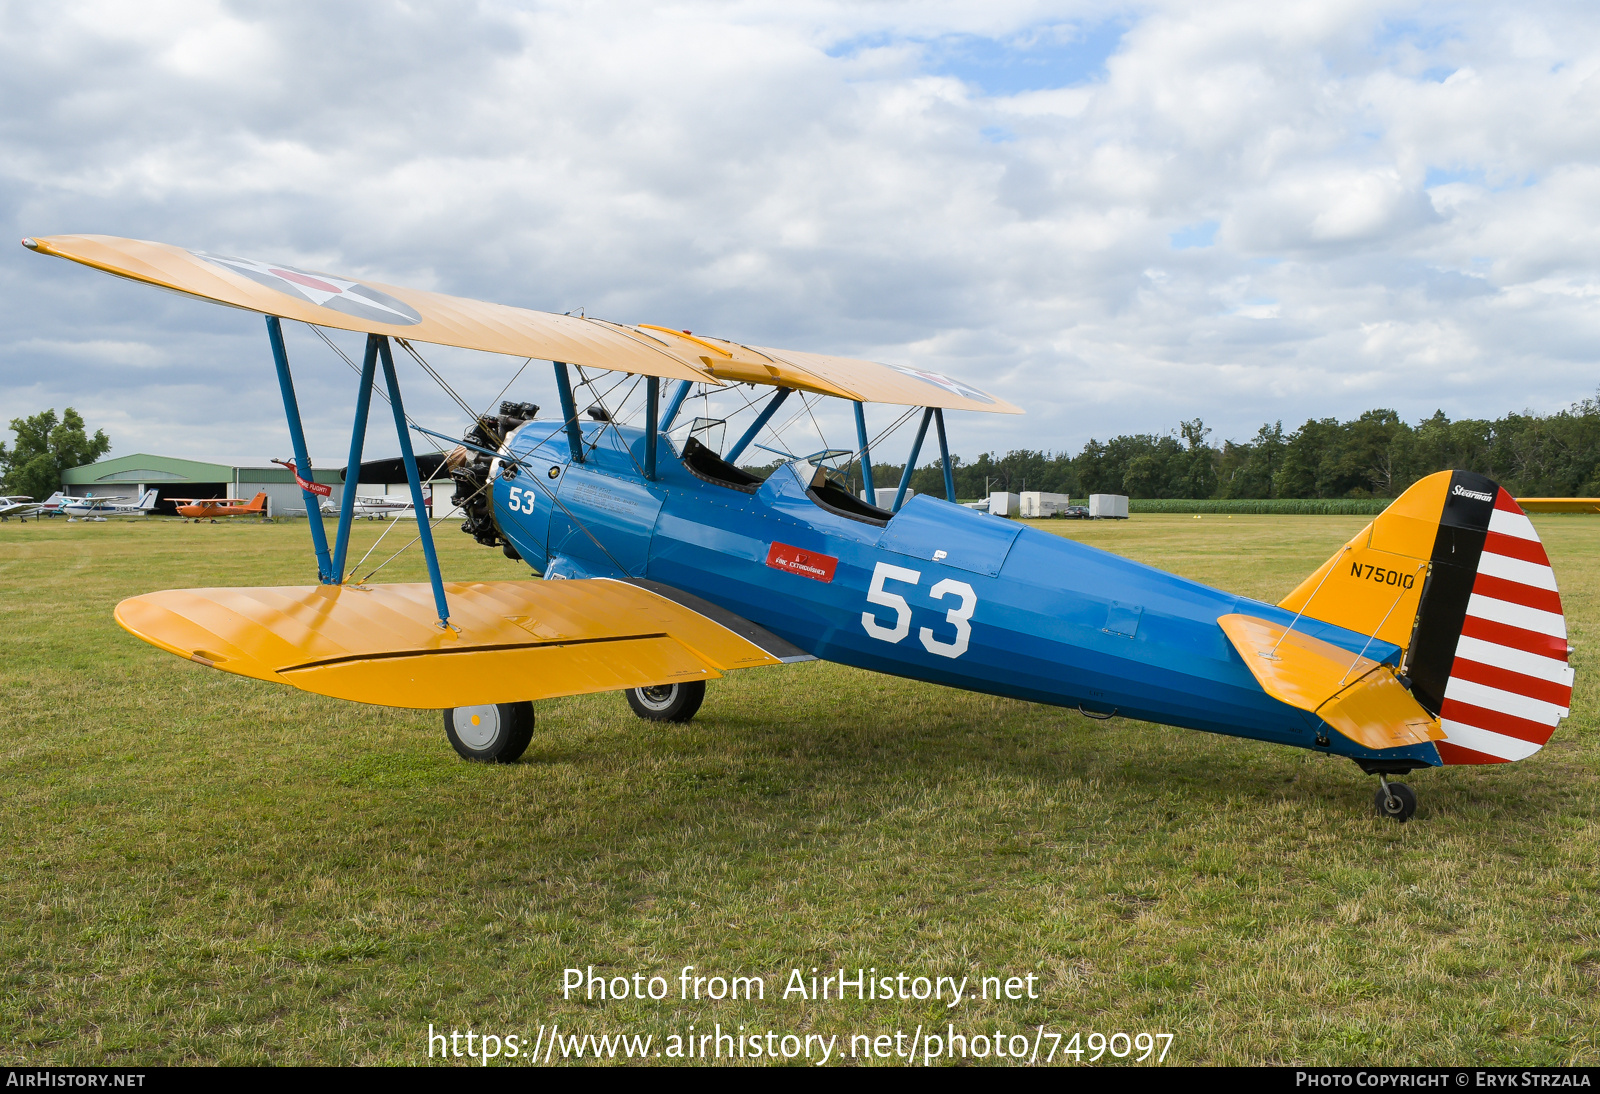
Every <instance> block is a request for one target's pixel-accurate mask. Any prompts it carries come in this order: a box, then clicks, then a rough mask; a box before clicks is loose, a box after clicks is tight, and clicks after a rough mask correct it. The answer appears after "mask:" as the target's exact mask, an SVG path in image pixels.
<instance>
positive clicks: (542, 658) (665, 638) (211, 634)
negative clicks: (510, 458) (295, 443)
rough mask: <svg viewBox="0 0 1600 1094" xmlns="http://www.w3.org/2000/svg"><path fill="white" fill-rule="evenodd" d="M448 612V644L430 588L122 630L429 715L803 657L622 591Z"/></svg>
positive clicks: (634, 589)
mask: <svg viewBox="0 0 1600 1094" xmlns="http://www.w3.org/2000/svg"><path fill="white" fill-rule="evenodd" d="M662 588H663V589H665V588H666V587H665V586H663V587H662ZM445 598H446V600H447V601H448V603H449V606H450V621H451V623H452V628H451V629H450V630H445V629H444V628H442V627H440V626H439V623H438V619H437V617H436V615H435V612H434V605H433V595H432V592H431V590H430V588H429V586H427V585H425V584H406V585H372V586H361V585H343V586H340V585H312V586H299V587H281V588H256V589H174V590H169V591H166V592H157V593H146V594H144V595H143V596H135V597H130V598H129V599H127V600H124V601H123V602H122V603H121V604H118V605H117V611H116V618H117V622H118V623H119V624H121V625H122V626H123V628H124V629H126V630H127V631H129V632H130V633H131V634H133V635H134V636H136V637H138V638H142V639H144V640H145V641H146V642H149V643H150V644H151V645H154V646H159V647H160V648H162V649H164V650H167V651H169V652H171V653H175V654H177V655H178V656H180V657H186V658H188V659H190V660H193V661H197V662H199V663H200V664H203V665H208V666H210V667H212V668H218V669H222V670H224V671H226V672H233V673H238V674H239V675H241V676H252V677H255V678H256V679H258V680H271V681H274V682H276V683H281V684H289V685H291V686H293V687H297V688H300V689H302V690H305V691H311V692H316V693H317V694H319V695H329V696H333V697H334V698H337V699H351V700H354V701H356V702H361V703H375V704H379V705H382V706H392V707H416V708H424V709H427V708H432V709H442V708H447V707H457V706H476V705H480V704H484V703H509V702H518V701H521V700H524V699H545V698H551V697H554V696H559V695H581V694H586V693H589V692H598V691H621V690H624V689H627V688H636V687H648V686H652V685H658V684H671V683H677V682H681V681H689V680H708V679H713V678H715V677H718V676H720V675H722V674H723V673H725V672H728V671H731V670H733V669H742V668H754V667H757V666H760V665H776V664H781V663H783V662H786V661H793V660H800V659H804V658H805V656H806V655H805V654H804V653H803V652H802V651H800V650H798V649H796V648H795V647H793V646H791V645H790V644H789V643H787V642H785V641H784V640H783V639H781V638H778V637H777V636H776V635H773V634H770V633H769V632H767V631H765V630H762V629H761V628H760V627H757V626H756V625H755V624H753V623H750V622H749V621H748V620H744V619H740V618H738V617H729V618H727V619H713V618H711V617H708V616H707V615H704V614H702V613H700V612H697V611H695V610H694V609H693V608H692V607H689V606H686V605H685V604H684V603H680V602H678V601H677V600H674V599H672V598H670V597H669V596H666V595H661V594H660V593H657V592H655V591H652V590H651V589H646V588H642V587H640V586H638V585H634V584H630V583H627V582H621V581H612V580H608V579H595V580H588V581H485V582H451V583H447V584H446V585H445ZM730 622H731V623H732V624H733V626H732V627H730Z"/></svg>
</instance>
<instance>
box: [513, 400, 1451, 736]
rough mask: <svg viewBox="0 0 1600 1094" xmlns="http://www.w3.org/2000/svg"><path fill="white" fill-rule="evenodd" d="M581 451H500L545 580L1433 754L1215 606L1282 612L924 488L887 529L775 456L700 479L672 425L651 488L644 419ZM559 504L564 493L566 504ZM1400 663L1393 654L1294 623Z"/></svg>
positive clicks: (800, 641)
mask: <svg viewBox="0 0 1600 1094" xmlns="http://www.w3.org/2000/svg"><path fill="white" fill-rule="evenodd" d="M584 435H585V449H584V460H583V462H582V463H573V462H572V460H571V453H570V450H569V448H568V443H567V436H566V434H565V432H564V431H562V430H561V427H560V425H559V423H551V422H547V421H535V422H529V423H528V424H527V425H525V426H523V427H522V428H521V429H519V430H518V431H517V432H516V433H515V434H514V435H513V436H512V437H511V439H510V440H509V441H508V451H509V452H510V453H511V455H513V456H514V457H515V458H516V460H517V461H519V463H520V466H518V465H516V464H513V463H511V462H509V461H506V462H502V463H497V464H496V469H497V471H499V472H501V473H500V474H497V476H496V478H495V480H494V488H493V489H494V513H495V519H496V521H497V522H498V524H499V526H500V530H501V532H502V534H503V535H504V536H505V537H506V538H507V539H508V540H510V541H511V543H512V544H513V545H514V546H515V548H516V550H517V551H518V552H519V553H520V554H521V555H522V557H523V558H524V559H525V560H527V562H528V563H529V565H531V566H532V567H533V568H534V569H535V570H536V571H538V572H540V573H542V574H544V575H545V576H546V577H548V578H584V577H619V578H620V577H629V578H645V579H648V580H651V581H658V582H662V583H664V584H667V585H671V586H674V587H676V588H679V589H683V590H685V591H687V592H690V593H693V594H695V595H696V596H700V597H703V598H705V599H706V600H709V601H711V602H712V603H714V604H717V605H720V606H721V607H723V608H725V609H727V610H729V611H732V612H735V613H737V614H739V615H741V616H744V617H745V618H747V619H750V620H751V621H753V622H755V623H758V624H760V625H761V626H763V627H765V628H767V629H768V630H770V631H772V632H773V633H775V634H777V635H779V636H781V637H783V638H785V639H787V640H788V641H790V642H792V643H794V644H795V645H796V646H799V647H800V648H801V649H803V650H805V651H807V652H809V653H812V654H814V655H816V656H817V657H819V658H823V659H825V660H829V661H838V662H840V663H843V664H847V665H854V666H857V667H859V668H864V669H871V670H873V671H875V672H883V673H889V674H892V675H895V676H905V677H910V678H913V679H917V680H926V681H930V682H932V683H937V684H945V685H948V686H950V687H957V688H964V689H967V690H970V691H979V692H987V693H990V694H994V695H1005V696H1010V697H1013V698H1017V699H1026V700H1031V701H1033V702H1038V703H1049V704H1052V705H1055V706H1065V707H1077V708H1081V709H1083V710H1085V711H1087V712H1090V713H1094V714H1109V713H1112V712H1115V713H1117V714H1118V715H1120V716H1124V717H1129V718H1138V719H1143V720H1145V721H1151V722H1160V723H1164V724H1167V725H1174V726H1184V727H1187V728H1190V729H1199V730H1206V731H1209V732H1213V733H1226V734H1233V735H1236V736H1242V737H1251V738H1255V739H1258V740H1264V741H1274V742H1278V743H1281V744H1290V745H1298V746H1301V747H1304V748H1315V749H1317V750H1319V751H1330V752H1335V753H1338V754H1341V755H1347V756H1351V757H1355V758H1378V757H1381V758H1385V759H1390V758H1414V759H1415V760H1417V761H1418V762H1419V763H1424V764H1437V763H1438V762H1439V761H1438V757H1437V755H1436V752H1435V750H1434V749H1433V748H1432V747H1431V746H1420V747H1412V748H1406V749H1390V750H1386V751H1384V752H1381V753H1379V752H1372V751H1369V750H1366V749H1363V748H1361V747H1360V746H1358V745H1356V744H1354V743H1353V742H1351V741H1350V740H1349V739H1348V738H1346V737H1344V736H1342V735H1341V734H1339V733H1337V732H1335V731H1333V730H1332V729H1329V728H1328V727H1326V726H1325V725H1324V724H1323V723H1322V722H1321V720H1320V719H1318V718H1316V717H1315V716H1314V715H1312V714H1309V713H1305V712H1303V711H1300V710H1297V709H1296V708H1294V707H1291V706H1289V705H1287V704H1285V703H1283V702H1280V701H1279V700H1277V699H1274V698H1272V697H1271V696H1269V695H1267V694H1266V692H1265V691H1263V690H1262V688H1261V687H1260V685H1259V684H1258V683H1257V682H1256V680H1255V679H1254V677H1252V676H1251V674H1250V672H1249V670H1248V669H1247V668H1246V667H1245V665H1244V662H1243V660H1242V659H1241V658H1240V657H1239V655H1238V653H1237V652H1236V651H1235V650H1234V648H1233V646H1232V644H1231V643H1230V642H1229V641H1228V638H1227V636H1226V635H1225V634H1224V633H1223V631H1222V628H1221V627H1220V626H1218V624H1217V618H1218V617H1219V616H1222V615H1226V614H1228V613H1231V612H1242V613H1246V614H1249V615H1253V616H1257V617H1260V618H1262V619H1266V620H1272V621H1277V622H1280V623H1285V624H1287V623H1289V622H1290V621H1291V620H1292V619H1293V616H1292V614H1291V613H1288V612H1285V611H1283V610H1282V609H1280V608H1278V607H1276V606H1274V605H1271V604H1265V603H1262V602H1260V601H1256V600H1251V599H1248V598H1246V597H1240V596H1235V595H1233V594H1231V593H1226V592H1222V591H1221V590H1218V589H1213V588H1211V587H1209V586H1206V585H1202V584H1200V583H1198V582H1194V581H1189V580H1186V579H1184V578H1181V577H1177V576H1174V575H1172V574H1169V573H1165V572H1163V571H1160V570H1157V569H1154V568H1152V567H1149V566H1145V565H1142V564H1140V563H1137V562H1133V561H1130V560H1128V559H1125V558H1121V557H1119V556H1117V555H1113V554H1108V553H1107V552H1105V551H1100V550H1096V549H1095V548H1093V547H1087V546H1084V545H1083V544H1080V543H1075V542H1073V541H1071V540H1068V539H1064V538H1062V537H1060V536H1055V535H1051V534H1049V533H1047V532H1042V531H1039V530H1037V529H1033V528H1029V527H1026V526H1024V525H1022V524H1020V523H1018V522H1015V521H1011V520H1006V519H1004V518H1000V517H992V516H989V515H987V514H984V513H979V512H975V511H973V510H971V509H967V508H964V507H962V506H959V505H955V504H952V503H951V502H948V501H942V500H939V499H935V498H931V497H926V496H917V497H914V498H912V499H911V500H910V501H909V502H907V503H906V504H905V506H904V507H903V508H901V510H900V511H899V512H898V513H897V514H895V516H894V518H893V519H892V520H889V521H888V522H887V524H884V523H882V522H881V521H873V520H870V519H859V518H857V517H853V516H850V515H847V514H845V513H842V512H839V511H836V510H835V509H834V508H832V507H829V506H826V505H824V504H822V503H821V502H819V500H818V497H817V495H816V494H815V493H814V492H812V491H808V485H811V477H812V475H813V471H814V469H813V468H811V467H810V465H808V464H805V463H804V462H795V463H791V464H785V465H783V466H780V467H779V469H778V470H777V471H776V472H774V473H773V474H772V476H771V477H770V478H768V479H767V480H766V482H765V483H763V484H761V485H760V486H759V488H754V489H753V492H752V488H751V487H746V488H745V489H743V490H741V489H738V488H735V487H734V486H730V485H723V484H721V483H719V482H717V481H710V480H708V479H707V478H705V477H702V476H699V475H696V474H695V473H693V472H692V471H691V470H690V469H689V468H688V467H687V466H685V464H684V463H683V462H682V461H680V460H679V459H677V458H675V456H674V449H673V447H672V445H671V444H670V443H669V441H668V440H667V438H666V437H665V436H662V437H661V439H660V454H661V459H660V462H659V465H658V468H657V474H656V478H655V480H654V481H647V480H646V479H645V477H644V474H643V472H642V470H641V468H642V467H643V465H644V462H645V458H644V436H643V432H642V431H641V430H638V429H630V428H627V427H617V426H612V425H603V426H602V425H589V426H587V427H586V428H585V430H584ZM556 499H559V500H556ZM1296 626H1297V628H1298V629H1300V630H1304V631H1308V632H1309V633H1312V634H1314V635H1316V636H1317V637H1319V638H1322V639H1324V640H1325V641H1328V642H1330V643H1333V644H1334V645H1337V646H1340V647H1341V648H1344V649H1347V650H1350V651H1351V652H1359V651H1361V650H1363V649H1365V650H1366V655H1367V656H1368V657H1372V658H1374V659H1377V660H1381V661H1388V662H1390V663H1394V661H1395V659H1396V658H1397V657H1398V654H1399V650H1398V649H1397V648H1396V647H1394V646H1392V645H1389V644H1387V643H1383V642H1378V641H1375V640H1371V639H1369V638H1368V637H1367V636H1365V635H1361V634H1356V633H1354V632H1351V631H1347V630H1343V629H1342V628H1339V627H1334V626H1331V625H1328V624H1324V623H1320V622H1317V621H1315V620H1308V619H1304V618H1302V619H1301V620H1300V621H1299V623H1297V624H1296Z"/></svg>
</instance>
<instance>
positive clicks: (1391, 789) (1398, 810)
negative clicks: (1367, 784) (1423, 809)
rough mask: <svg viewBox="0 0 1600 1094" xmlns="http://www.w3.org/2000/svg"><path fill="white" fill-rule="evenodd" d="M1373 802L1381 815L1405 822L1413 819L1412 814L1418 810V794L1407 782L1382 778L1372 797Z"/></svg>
mask: <svg viewBox="0 0 1600 1094" xmlns="http://www.w3.org/2000/svg"><path fill="white" fill-rule="evenodd" d="M1372 804H1373V805H1374V806H1375V807H1376V808H1377V810H1378V813H1379V815H1380V816H1385V817H1389V818H1392V819H1393V820H1397V821H1399V822H1400V823H1401V824H1404V823H1405V822H1406V821H1408V820H1410V819H1411V814H1413V813H1415V812H1416V811H1417V795H1416V794H1415V793H1414V792H1413V791H1412V789H1411V788H1410V787H1409V786H1407V785H1406V784H1405V783H1392V782H1385V781H1383V780H1381V779H1380V780H1379V783H1378V793H1377V795H1376V796H1375V797H1374V798H1373V799H1372Z"/></svg>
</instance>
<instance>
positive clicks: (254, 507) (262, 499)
mask: <svg viewBox="0 0 1600 1094" xmlns="http://www.w3.org/2000/svg"><path fill="white" fill-rule="evenodd" d="M266 509H267V492H266V491H265V490H263V491H261V492H260V493H258V494H257V495H256V496H255V497H253V498H251V499H250V504H249V505H247V506H245V507H244V511H245V512H247V513H264V512H266Z"/></svg>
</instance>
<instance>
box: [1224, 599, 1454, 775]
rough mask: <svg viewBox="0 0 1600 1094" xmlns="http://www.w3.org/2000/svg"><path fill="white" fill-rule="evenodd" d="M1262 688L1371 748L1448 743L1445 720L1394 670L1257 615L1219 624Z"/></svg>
mask: <svg viewBox="0 0 1600 1094" xmlns="http://www.w3.org/2000/svg"><path fill="white" fill-rule="evenodd" d="M1217 623H1218V625H1219V626H1221V627H1222V630H1223V633H1225V634H1226V635H1227V636H1228V640H1229V641H1230V642H1232V643H1233V648H1234V649H1236V650H1238V651H1239V656H1240V657H1242V658H1244V663H1245V665H1246V666H1247V667H1248V668H1249V669H1250V673H1251V675H1253V676H1254V677H1255V678H1256V680H1257V682H1258V683H1260V684H1261V687H1262V689H1263V690H1265V691H1266V693H1267V694H1268V695H1270V696H1272V697H1273V698H1274V699H1279V700H1282V701H1283V702H1285V703H1288V704H1289V705H1290V706H1292V707H1297V708H1299V709H1300V710H1304V711H1309V712H1310V713H1312V714H1315V715H1316V716H1317V717H1319V718H1321V719H1322V720H1323V721H1324V722H1327V723H1328V724H1329V725H1330V726H1332V727H1333V728H1334V729H1336V730H1338V731H1339V732H1340V733H1342V734H1344V735H1345V736H1346V737H1348V738H1350V739H1351V740H1352V741H1355V742H1356V743H1357V744H1359V745H1361V746H1362V747H1364V748H1371V749H1384V748H1401V747H1404V746H1406V745H1416V744H1426V743H1428V742H1429V741H1437V740H1441V739H1443V737H1444V731H1443V730H1442V729H1440V728H1439V722H1438V720H1437V719H1436V718H1434V717H1433V716H1432V715H1431V714H1429V713H1428V712H1427V711H1426V710H1424V709H1423V708H1422V706H1421V704H1419V703H1418V702H1417V701H1416V700H1415V699H1413V698H1412V697H1411V693H1410V692H1409V691H1407V690H1406V689H1405V687H1404V686H1402V685H1401V683H1400V681H1399V680H1398V679H1396V678H1395V674H1394V672H1393V671H1392V670H1391V669H1390V668H1389V667H1388V666H1387V665H1383V664H1380V663H1379V662H1377V661H1374V660H1372V659H1371V658H1368V657H1362V656H1360V655H1358V654H1354V653H1351V652H1350V651H1349V650H1344V649H1340V648H1339V647H1338V646H1335V645H1333V644H1332V643H1329V642H1324V641H1322V640H1321V639H1320V638H1313V637H1312V636H1311V635H1309V634H1305V633H1304V632H1301V631H1294V630H1289V629H1288V628H1287V627H1285V626H1283V624H1281V623H1272V622H1269V621H1267V620H1265V619H1258V618H1256V617H1255V616H1251V615H1225V616H1222V617H1221V618H1220V619H1218V620H1217Z"/></svg>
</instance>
